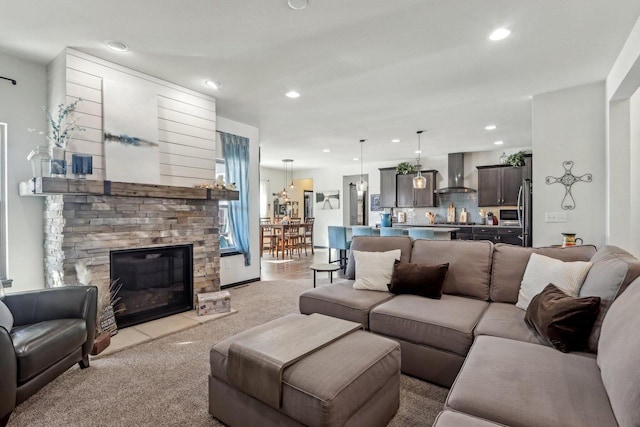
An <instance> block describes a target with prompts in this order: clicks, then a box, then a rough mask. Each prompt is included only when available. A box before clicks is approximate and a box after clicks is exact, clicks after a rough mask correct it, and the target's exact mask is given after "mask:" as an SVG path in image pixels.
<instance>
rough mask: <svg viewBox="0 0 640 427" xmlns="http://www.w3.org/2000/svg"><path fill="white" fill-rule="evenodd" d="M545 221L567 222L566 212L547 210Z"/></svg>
mask: <svg viewBox="0 0 640 427" xmlns="http://www.w3.org/2000/svg"><path fill="white" fill-rule="evenodd" d="M544 222H567V213H566V212H545V214H544Z"/></svg>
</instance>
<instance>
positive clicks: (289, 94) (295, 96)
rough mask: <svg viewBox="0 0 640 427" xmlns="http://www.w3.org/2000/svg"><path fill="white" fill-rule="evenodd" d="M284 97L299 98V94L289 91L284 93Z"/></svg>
mask: <svg viewBox="0 0 640 427" xmlns="http://www.w3.org/2000/svg"><path fill="white" fill-rule="evenodd" d="M284 96H286V97H287V98H299V97H300V94H299V93H298V92H296V91H295V90H290V91H289V92H287V93H285V94H284Z"/></svg>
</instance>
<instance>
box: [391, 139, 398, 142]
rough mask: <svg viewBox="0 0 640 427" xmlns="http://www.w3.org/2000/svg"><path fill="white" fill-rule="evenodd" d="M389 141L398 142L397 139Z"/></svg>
mask: <svg viewBox="0 0 640 427" xmlns="http://www.w3.org/2000/svg"><path fill="white" fill-rule="evenodd" d="M391 142H400V140H399V139H392V140H391Z"/></svg>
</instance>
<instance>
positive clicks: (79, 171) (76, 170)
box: [71, 154, 93, 179]
mask: <svg viewBox="0 0 640 427" xmlns="http://www.w3.org/2000/svg"><path fill="white" fill-rule="evenodd" d="M71 171H72V172H73V175H74V176H75V177H76V178H78V179H85V178H86V177H87V175H91V174H92V173H93V156H90V155H88V154H73V155H71Z"/></svg>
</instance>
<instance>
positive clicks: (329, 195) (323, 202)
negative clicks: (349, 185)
mask: <svg viewBox="0 0 640 427" xmlns="http://www.w3.org/2000/svg"><path fill="white" fill-rule="evenodd" d="M316 209H320V210H332V209H340V190H329V191H316Z"/></svg>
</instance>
